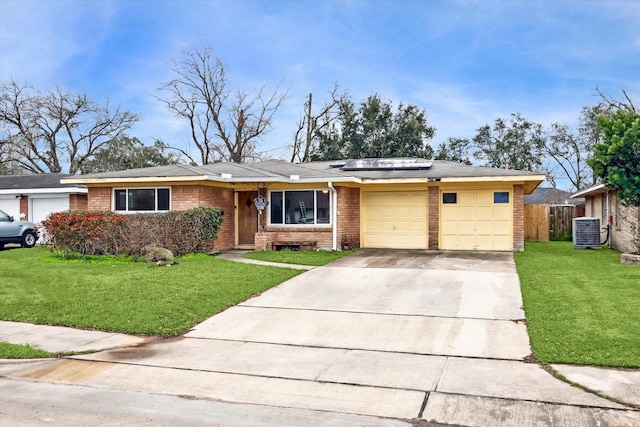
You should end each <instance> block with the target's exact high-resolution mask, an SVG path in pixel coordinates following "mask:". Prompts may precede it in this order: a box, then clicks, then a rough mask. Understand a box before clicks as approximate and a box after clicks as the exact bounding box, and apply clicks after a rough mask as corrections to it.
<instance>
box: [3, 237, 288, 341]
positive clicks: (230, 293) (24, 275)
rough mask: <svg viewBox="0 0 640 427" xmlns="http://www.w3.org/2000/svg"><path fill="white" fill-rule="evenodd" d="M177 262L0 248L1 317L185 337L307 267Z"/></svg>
mask: <svg viewBox="0 0 640 427" xmlns="http://www.w3.org/2000/svg"><path fill="white" fill-rule="evenodd" d="M176 261H178V265H174V266H170V267H166V266H164V267H158V266H156V265H155V264H149V263H146V262H130V261H124V260H113V259H109V258H99V259H95V260H93V261H85V260H62V259H60V258H57V257H55V256H54V255H53V254H51V253H50V252H49V250H48V249H46V248H40V247H36V248H33V249H11V250H4V251H0V319H2V320H9V321H20V322H30V323H38V324H50V325H64V326H71V327H78V328H83V329H98V330H103V331H114V332H122V333H128V334H140V335H178V334H181V333H183V332H185V331H186V330H188V329H189V328H190V327H192V326H193V325H195V324H197V323H199V322H201V321H203V320H205V319H206V318H208V317H210V316H212V315H214V314H216V313H219V312H221V311H223V310H224V309H226V308H228V307H231V306H233V305H235V304H237V303H238V302H241V301H244V300H246V299H247V298H249V297H251V296H252V295H256V294H258V293H260V292H262V291H264V290H266V289H269V288H271V287H273V286H275V285H277V284H279V283H282V282H284V281H285V280H287V279H290V278H291V277H293V276H295V275H297V274H300V271H298V270H293V269H287V268H277V267H268V266H262V265H250V264H238V263H237V262H233V261H227V260H223V259H218V258H215V257H211V256H207V255H194V256H186V257H180V258H177V259H176Z"/></svg>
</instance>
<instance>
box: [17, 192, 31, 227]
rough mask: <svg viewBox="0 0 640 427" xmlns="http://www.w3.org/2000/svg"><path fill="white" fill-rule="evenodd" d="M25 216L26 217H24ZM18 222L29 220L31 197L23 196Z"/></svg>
mask: <svg viewBox="0 0 640 427" xmlns="http://www.w3.org/2000/svg"><path fill="white" fill-rule="evenodd" d="M22 214H24V216H22ZM16 220H18V221H28V220H29V196H22V197H21V198H20V216H19V218H16Z"/></svg>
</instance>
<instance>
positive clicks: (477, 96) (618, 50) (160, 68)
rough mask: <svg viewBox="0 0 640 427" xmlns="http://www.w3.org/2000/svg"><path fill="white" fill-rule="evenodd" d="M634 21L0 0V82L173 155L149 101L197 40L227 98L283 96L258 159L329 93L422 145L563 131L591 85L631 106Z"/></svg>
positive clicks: (599, 6)
mask: <svg viewBox="0 0 640 427" xmlns="http://www.w3.org/2000/svg"><path fill="white" fill-rule="evenodd" d="M639 22H640V1H633V0H628V1H613V0H611V1H553V0H545V1H452V0H451V1H403V0H396V1H350V0H349V1H347V0H344V1H305V0H300V1H199V0H184V1H153V0H137V1H136V0H130V1H109V0H94V1H92V0H85V1H58V0H40V1H30V0H0V80H1V81H2V82H6V81H7V80H9V79H10V78H13V79H15V80H17V81H19V82H28V83H29V84H31V85H33V86H35V87H36V88H39V89H41V90H49V89H54V88H55V87H56V86H58V87H60V88H61V89H63V90H69V91H74V92H85V93H87V94H88V95H89V96H90V97H92V98H93V99H95V100H97V101H99V102H104V101H106V100H107V98H108V99H109V102H110V103H112V104H120V105H121V107H122V108H123V109H126V110H129V111H131V112H135V113H139V114H141V116H142V120H141V122H140V123H139V124H138V125H137V126H136V127H135V128H134V129H132V130H131V131H130V132H129V134H130V135H131V136H136V137H138V138H139V139H140V140H141V141H143V142H145V143H151V142H152V141H153V139H154V138H159V139H162V140H164V141H166V142H168V143H170V144H172V145H176V146H180V147H184V146H185V144H187V142H188V129H187V126H186V123H183V122H181V121H178V120H176V119H175V118H173V117H172V116H171V114H170V113H169V112H168V111H167V110H166V109H165V107H164V105H163V104H161V103H160V102H159V101H157V100H156V99H155V98H154V96H153V95H158V94H159V93H158V91H157V88H158V87H159V86H160V85H161V84H162V83H164V82H167V81H168V80H170V79H171V78H172V74H171V71H170V69H169V61H170V58H176V57H179V54H180V51H181V49H183V48H189V47H192V46H193V44H194V43H196V44H197V43H200V42H203V41H204V42H207V43H210V44H211V45H212V46H213V48H214V50H215V54H216V55H217V56H218V57H219V58H220V59H221V60H222V61H223V62H224V63H225V64H226V66H227V73H228V76H229V79H230V84H231V85H232V86H233V87H237V88H241V89H244V90H247V91H252V90H253V89H256V88H259V87H260V86H262V85H263V84H265V83H266V84H267V85H268V86H270V87H275V86H276V85H277V84H281V85H283V86H285V87H289V88H290V89H289V94H290V99H289V100H288V101H287V102H286V104H285V105H284V107H283V108H282V109H281V110H280V112H279V113H278V114H277V116H276V117H275V120H274V122H273V128H272V131H271V132H270V133H269V134H267V135H266V136H265V137H264V139H263V143H262V149H264V150H271V151H270V154H271V155H272V156H275V157H280V156H282V157H284V158H286V157H287V153H288V152H289V151H288V146H289V145H290V144H291V142H292V138H293V132H294V130H295V126H296V122H297V120H298V119H299V117H300V116H301V115H302V112H303V104H304V102H305V100H306V97H307V96H308V94H309V93H310V92H313V94H314V99H315V100H318V101H321V100H323V99H326V95H327V92H328V91H329V90H330V89H331V88H332V87H333V85H334V83H335V82H337V83H339V84H340V87H341V88H342V89H346V90H347V91H348V92H349V93H350V94H351V95H352V96H353V99H354V100H356V101H360V100H362V99H364V98H366V97H367V96H369V95H371V94H374V93H378V94H379V95H380V96H381V98H382V99H383V100H388V101H392V102H393V104H394V105H397V104H398V103H399V102H401V101H402V102H403V103H405V104H408V103H410V104H415V105H417V106H419V107H421V108H423V109H425V110H426V111H427V114H428V117H429V123H430V124H431V125H432V126H435V128H436V129H437V132H436V136H435V138H434V139H433V141H432V145H433V146H434V147H435V146H437V144H438V143H440V142H442V141H444V140H446V138H448V137H469V138H471V137H473V136H474V135H475V130H476V129H477V128H479V127H480V126H483V125H485V124H489V123H492V122H493V120H494V119H495V118H497V117H506V116H508V115H509V114H510V113H515V112H520V113H522V115H523V116H524V117H527V118H529V119H530V120H533V121H536V122H540V123H542V124H545V125H548V124H550V123H552V122H555V121H559V122H564V123H573V122H575V121H576V120H577V118H578V115H579V112H580V108H581V107H582V106H583V105H594V104H595V103H596V102H597V101H598V98H597V97H596V96H595V95H594V94H595V88H596V86H598V87H599V88H600V89H601V90H602V91H603V92H604V93H607V94H610V95H613V96H615V97H619V95H620V91H621V89H623V88H624V89H625V90H626V91H627V92H628V93H629V94H630V95H631V96H632V97H633V98H634V99H636V100H640V25H639V24H638V23H639ZM317 108H319V105H318V107H317Z"/></svg>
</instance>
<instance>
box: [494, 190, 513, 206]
mask: <svg viewBox="0 0 640 427" xmlns="http://www.w3.org/2000/svg"><path fill="white" fill-rule="evenodd" d="M498 194H506V195H507V201H506V202H500V201H496V196H497V195H498ZM510 203H511V193H510V192H509V191H496V190H494V191H493V204H494V205H508V204H510Z"/></svg>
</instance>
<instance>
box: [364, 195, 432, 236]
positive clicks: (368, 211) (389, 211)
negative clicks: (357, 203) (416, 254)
mask: <svg viewBox="0 0 640 427" xmlns="http://www.w3.org/2000/svg"><path fill="white" fill-rule="evenodd" d="M361 207H362V212H361V213H362V223H361V230H362V231H361V237H362V241H361V245H362V247H364V248H390V249H426V248H427V245H428V239H427V192H426V191H363V192H362V204H361Z"/></svg>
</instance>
